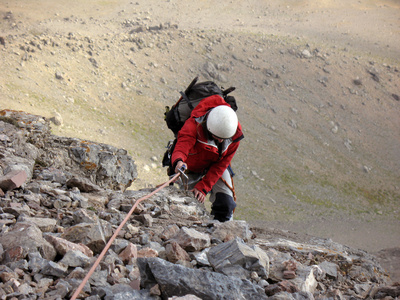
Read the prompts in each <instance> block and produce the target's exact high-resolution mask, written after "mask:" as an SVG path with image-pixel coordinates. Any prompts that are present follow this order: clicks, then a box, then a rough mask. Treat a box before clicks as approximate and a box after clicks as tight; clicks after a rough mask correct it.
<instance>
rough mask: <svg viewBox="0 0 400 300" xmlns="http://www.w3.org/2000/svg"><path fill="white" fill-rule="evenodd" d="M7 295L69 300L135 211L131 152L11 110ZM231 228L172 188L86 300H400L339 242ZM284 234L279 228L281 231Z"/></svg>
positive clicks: (3, 132) (137, 218) (133, 223)
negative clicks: (61, 133) (58, 131)
mask: <svg viewBox="0 0 400 300" xmlns="http://www.w3.org/2000/svg"><path fill="white" fill-rule="evenodd" d="M0 116H1V119H0V187H1V191H2V193H1V198H0V224H1V225H2V226H1V232H0V260H1V265H0V279H1V281H2V282H1V283H0V297H1V299H67V298H70V297H71V296H72V294H73V293H74V292H75V291H76V289H77V288H78V286H79V284H80V283H81V281H82V279H83V278H84V277H85V275H86V274H87V272H88V271H89V268H90V266H91V265H92V264H93V263H94V261H95V259H96V257H97V256H98V254H99V253H100V252H101V251H102V249H103V248H104V246H105V244H106V242H107V241H108V240H109V238H110V237H111V236H112V234H113V233H114V231H115V230H116V228H117V226H118V225H119V224H120V223H121V222H122V220H123V219H124V218H125V217H126V215H127V212H128V211H129V210H130V208H131V207H132V205H133V204H134V203H135V202H136V201H137V200H138V199H139V198H141V197H142V196H144V195H146V194H148V193H150V192H151V190H150V189H143V190H139V191H133V190H127V188H128V187H129V185H130V183H131V182H132V181H133V180H134V179H135V178H136V176H137V175H136V167H135V164H134V162H133V160H132V158H130V157H129V156H128V155H127V153H126V151H124V150H121V149H116V148H114V147H111V146H108V145H103V144H97V143H93V142H89V141H82V140H78V139H68V138H62V137H56V136H53V135H51V133H50V128H49V126H48V123H47V121H46V120H45V119H44V118H42V117H40V116H33V115H29V114H26V113H23V112H15V111H9V110H5V111H4V110H3V111H1V112H0ZM252 230H253V229H252V228H249V225H248V224H247V223H246V222H244V221H230V222H226V223H219V222H217V221H213V220H211V219H210V216H209V214H208V213H207V211H206V210H205V208H204V207H203V206H201V205H200V204H199V203H197V202H196V201H195V200H194V199H192V198H191V197H188V196H187V195H186V194H185V193H183V192H181V191H178V190H176V189H175V188H174V187H172V186H170V187H167V188H165V189H163V190H162V191H160V192H159V193H158V194H156V195H154V196H153V197H152V198H150V199H149V200H147V201H145V202H143V203H141V204H140V205H139V206H138V207H137V208H136V210H135V212H134V214H133V215H132V216H131V217H130V219H129V221H128V222H127V224H126V225H125V226H124V227H123V229H122V230H121V231H120V233H119V235H118V238H117V239H116V240H115V241H114V243H113V244H112V246H111V248H110V249H109V250H108V252H107V254H106V256H105V257H104V259H103V260H102V262H101V263H100V265H99V267H98V268H97V269H96V270H95V272H94V273H93V275H92V276H91V277H90V279H89V281H88V282H87V283H86V285H85V286H84V288H83V289H82V291H81V293H80V295H79V298H81V299H83V298H85V299H92V300H94V299H267V298H271V299H366V298H373V299H381V298H385V297H386V299H394V298H396V297H398V296H399V293H400V288H399V286H398V285H397V286H396V285H392V282H391V280H390V278H389V277H388V276H387V274H386V273H385V271H384V270H383V269H382V268H381V266H380V265H379V264H378V262H377V260H376V259H375V257H374V256H372V255H370V254H368V253H366V252H364V251H361V250H356V249H352V248H349V247H346V246H344V245H340V244H337V243H334V242H332V241H331V240H326V239H319V238H310V239H308V240H305V241H303V242H299V241H292V240H289V239H285V238H283V236H282V235H280V234H276V235H274V236H270V237H269V238H268V239H262V238H261V237H257V236H256V234H255V233H254V232H253V231H252ZM277 232H278V231H277Z"/></svg>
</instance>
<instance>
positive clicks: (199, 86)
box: [162, 77, 238, 175]
mask: <svg viewBox="0 0 400 300" xmlns="http://www.w3.org/2000/svg"><path fill="white" fill-rule="evenodd" d="M198 79H199V77H196V78H194V79H193V80H192V82H191V83H190V84H189V86H188V87H187V89H186V90H185V92H180V94H181V97H180V98H179V100H178V101H177V102H176V103H175V104H174V105H173V106H172V107H171V108H170V107H169V106H166V107H165V108H166V110H165V113H164V115H165V118H164V119H165V122H166V123H167V126H168V128H169V129H171V130H172V132H173V133H174V135H175V140H174V141H173V142H171V141H170V142H169V143H168V146H167V151H166V152H165V153H164V158H163V162H162V164H163V167H166V166H168V167H171V155H172V152H173V151H174V147H175V144H176V141H177V139H176V137H177V136H178V132H179V130H180V129H181V128H182V127H183V125H184V124H185V121H186V120H187V119H188V118H189V117H190V114H191V112H192V110H193V109H194V108H195V107H196V106H197V105H198V104H199V103H200V101H201V100H203V99H204V98H207V97H210V96H212V95H220V96H221V97H222V98H223V99H224V100H225V101H226V102H227V103H228V104H229V105H230V106H231V107H232V109H233V110H234V111H236V110H237V108H238V107H237V105H236V99H235V97H233V96H228V94H229V93H231V92H233V91H234V90H235V88H234V87H230V88H228V89H226V90H222V89H221V88H220V87H219V86H218V85H217V84H216V83H215V82H213V81H204V82H199V83H197V81H198ZM170 169H171V168H170ZM170 169H169V170H168V175H172V174H170V173H171V170H170ZM172 172H173V171H172Z"/></svg>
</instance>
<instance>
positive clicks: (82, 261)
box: [60, 250, 91, 268]
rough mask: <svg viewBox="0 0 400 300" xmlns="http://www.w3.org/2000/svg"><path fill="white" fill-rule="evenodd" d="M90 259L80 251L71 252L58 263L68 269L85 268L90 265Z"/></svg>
mask: <svg viewBox="0 0 400 300" xmlns="http://www.w3.org/2000/svg"><path fill="white" fill-rule="evenodd" d="M90 262H91V259H90V258H89V257H88V256H86V255H85V254H83V253H82V252H81V251H77V250H72V251H68V252H67V253H66V254H65V255H64V257H63V258H62V259H61V260H60V263H62V264H64V265H66V266H68V267H82V268H86V267H88V266H89V265H90Z"/></svg>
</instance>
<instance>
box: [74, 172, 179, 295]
mask: <svg viewBox="0 0 400 300" xmlns="http://www.w3.org/2000/svg"><path fill="white" fill-rule="evenodd" d="M180 175H181V173H177V174H175V175H174V176H173V177H171V179H170V180H168V181H167V182H165V183H164V184H162V185H160V186H159V187H158V188H157V189H155V190H154V191H153V192H151V193H150V194H148V195H146V196H144V197H142V198H140V199H139V200H137V201H136V202H135V204H134V205H133V206H132V208H131V210H130V211H129V213H128V214H127V215H126V217H125V219H124V220H123V221H122V223H121V224H120V225H119V226H118V228H117V230H115V232H114V234H113V236H112V237H111V238H110V240H109V241H108V243H107V245H106V246H105V247H104V249H103V251H102V252H101V253H100V255H99V257H98V258H97V259H96V261H95V262H94V264H93V266H92V268H91V269H90V270H89V272H88V273H87V274H86V276H85V278H84V279H83V280H82V282H81V284H80V285H79V287H78V288H77V290H76V291H75V293H74V294H73V295H72V298H71V300H75V299H76V298H77V297H78V295H79V294H80V292H81V291H82V289H83V287H84V286H85V284H86V283H87V282H88V280H89V278H90V276H92V274H93V272H94V270H95V269H96V268H97V266H98V265H99V263H100V261H101V260H102V259H103V257H104V255H105V254H106V253H107V251H108V249H109V248H110V246H111V244H112V243H113V242H114V240H115V238H116V237H117V236H118V233H119V232H120V230H121V229H122V227H124V225H125V223H126V222H127V221H128V220H129V217H130V216H131V215H132V213H133V212H134V210H135V209H136V207H137V206H138V204H139V203H140V202H142V201H143V200H146V199H148V198H150V197H151V196H153V195H154V194H156V193H158V192H159V191H160V190H162V189H163V188H164V187H166V186H167V185H169V184H170V183H171V182H174V181H175V180H176V179H177V178H178V177H179V176H180Z"/></svg>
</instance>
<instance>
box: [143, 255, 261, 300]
mask: <svg viewBox="0 0 400 300" xmlns="http://www.w3.org/2000/svg"><path fill="white" fill-rule="evenodd" d="M138 260H141V262H140V264H139V267H140V272H141V276H142V279H143V278H146V279H147V280H145V281H143V283H142V284H143V285H146V284H148V283H150V282H149V278H153V280H154V281H155V283H157V284H158V285H159V286H160V290H161V292H162V295H163V296H165V297H172V296H185V295H188V294H192V295H195V296H197V297H199V298H201V299H210V300H211V299H243V300H244V299H267V296H266V295H265V293H264V290H263V289H262V288H261V287H259V286H256V285H253V284H252V283H251V282H250V281H248V280H240V279H237V278H234V277H228V276H225V275H223V274H220V273H215V272H204V271H201V270H197V269H191V268H186V267H183V266H181V265H177V264H172V263H169V262H167V261H165V260H162V259H159V258H149V259H138ZM146 272H150V273H148V274H145V273H146Z"/></svg>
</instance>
